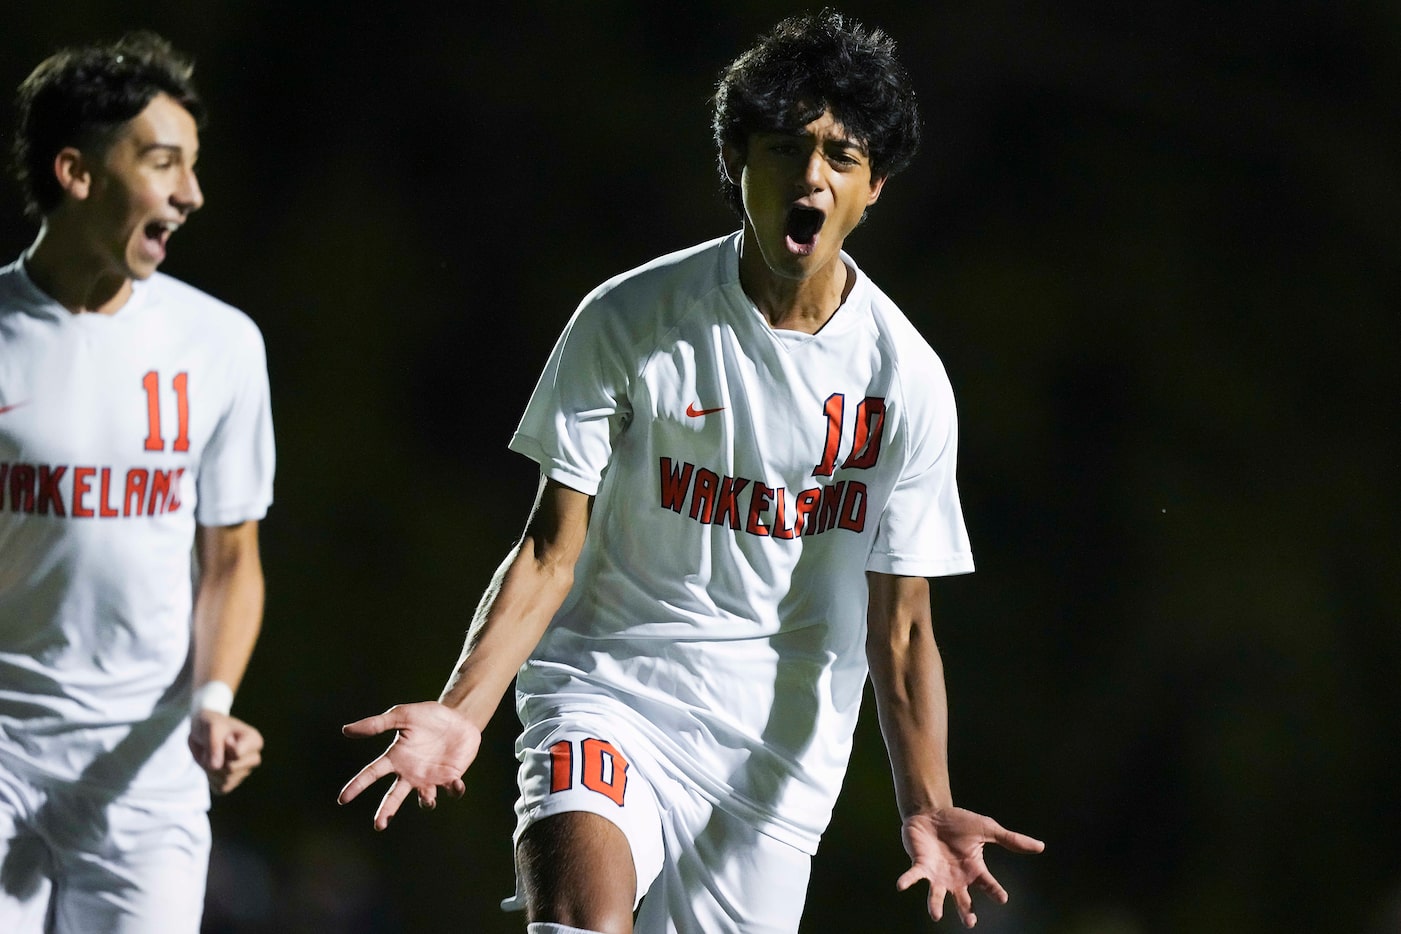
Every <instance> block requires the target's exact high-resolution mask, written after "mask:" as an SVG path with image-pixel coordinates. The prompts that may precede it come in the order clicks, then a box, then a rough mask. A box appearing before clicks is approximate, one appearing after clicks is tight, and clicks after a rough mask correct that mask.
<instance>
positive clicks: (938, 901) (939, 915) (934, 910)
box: [929, 885, 947, 921]
mask: <svg viewBox="0 0 1401 934" xmlns="http://www.w3.org/2000/svg"><path fill="white" fill-rule="evenodd" d="M945 894H947V893H946V892H945V891H944V889H943V888H942V887H940V886H936V885H930V886H929V917H931V918H933V919H934V920H935V921H942V920H943V919H944V895H945Z"/></svg>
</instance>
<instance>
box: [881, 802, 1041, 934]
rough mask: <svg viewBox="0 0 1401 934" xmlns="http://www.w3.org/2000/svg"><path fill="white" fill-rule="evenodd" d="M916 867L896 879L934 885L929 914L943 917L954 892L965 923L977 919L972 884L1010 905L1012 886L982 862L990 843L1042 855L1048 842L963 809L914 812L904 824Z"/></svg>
mask: <svg viewBox="0 0 1401 934" xmlns="http://www.w3.org/2000/svg"><path fill="white" fill-rule="evenodd" d="M900 837H901V839H902V840H903V841H904V844H905V852H906V853H908V854H909V856H910V861H911V862H912V863H913V865H911V866H910V868H909V869H907V870H906V871H905V873H904V874H903V875H902V876H900V878H899V879H898V880H896V883H895V887H896V888H898V889H899V890H900V891H902V892H903V891H905V890H906V889H908V888H909V887H910V886H912V885H914V884H915V883H916V882H918V881H919V880H921V879H924V880H926V881H927V882H928V883H929V916H930V917H931V918H933V919H934V920H935V921H938V920H940V919H942V918H943V916H944V896H945V895H952V896H953V901H954V905H955V906H957V908H958V915H959V917H960V918H961V919H962V921H963V926H964V927H968V928H971V927H972V926H973V925H975V924H977V923H978V916H977V915H976V914H974V913H973V896H972V893H971V892H970V891H969V889H970V888H977V889H981V890H982V891H983V892H985V893H986V894H987V895H989V896H991V897H992V898H993V899H995V900H996V901H997V902H998V903H999V904H1006V902H1007V890H1006V889H1004V888H1003V887H1002V886H1001V885H999V884H998V882H997V880H996V879H994V878H993V877H992V873H991V872H988V867H987V864H986V863H984V862H983V847H984V846H985V845H987V844H989V843H995V844H997V845H998V846H1001V847H1005V848H1006V849H1009V850H1011V851H1012V852H1014V853H1040V852H1041V851H1042V850H1044V849H1045V848H1046V844H1044V843H1042V842H1041V841H1040V840H1037V839H1035V838H1034V837H1028V836H1027V835H1026V834H1020V833H1014V832H1012V831H1010V830H1007V829H1006V828H1004V827H1003V826H1002V825H1001V824H999V823H998V822H997V821H995V820H993V819H992V818H990V817H984V816H983V815H981V814H975V813H973V812H972V811H966V810H964V809H963V808H939V809H937V810H934V811H928V812H924V813H921V814H915V815H913V816H912V817H909V818H907V819H906V820H905V823H904V824H903V825H902V826H901V828H900Z"/></svg>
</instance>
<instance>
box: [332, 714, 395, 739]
mask: <svg viewBox="0 0 1401 934" xmlns="http://www.w3.org/2000/svg"><path fill="white" fill-rule="evenodd" d="M390 710H393V708H392V707H391V708H390ZM389 712H390V711H385V712H384V713H377V714H375V715H374V716H373V717H366V718H364V719H363V720H356V721H355V722H354V723H347V724H346V725H345V726H343V727H341V732H342V733H343V734H345V735H346V736H374V735H376V734H377V733H383V732H384V731H385V730H390V729H396V727H394V726H393V725H392V724H391V723H390V722H389Z"/></svg>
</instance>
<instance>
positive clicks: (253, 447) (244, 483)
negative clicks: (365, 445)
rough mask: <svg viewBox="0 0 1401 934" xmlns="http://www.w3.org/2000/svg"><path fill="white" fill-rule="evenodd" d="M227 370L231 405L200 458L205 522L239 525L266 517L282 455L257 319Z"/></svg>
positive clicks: (198, 514)
mask: <svg viewBox="0 0 1401 934" xmlns="http://www.w3.org/2000/svg"><path fill="white" fill-rule="evenodd" d="M247 323H248V325H249V328H250V331H249V332H248V333H247V336H246V338H245V339H244V340H243V341H242V348H241V352H238V353H235V354H234V355H233V359H232V361H231V369H230V370H229V371H228V373H227V375H226V379H227V380H228V386H229V389H230V393H229V398H228V404H227V408H226V409H225V410H224V413H223V416H222V417H221V418H220V419H219V422H218V424H217V425H216V426H215V429H214V433H213V434H212V435H211V437H210V439H209V443H208V444H207V445H206V446H205V449H204V453H203V456H202V457H201V459H200V465H199V476H198V479H197V484H198V490H199V493H198V495H199V501H198V505H197V507H196V510H195V519H196V520H197V521H198V522H199V524H200V525H206V526H218V525H236V524H238V523H240V522H246V521H249V520H252V519H261V518H263V516H264V515H266V514H267V510H268V506H269V505H271V504H272V480H273V471H274V466H275V461H276V454H275V450H274V445H273V430H272V404H271V400H270V393H269V390H268V368H267V352H266V350H265V348H264V346H263V338H262V335H261V334H260V333H259V332H258V330H257V328H256V327H255V326H253V324H252V322H251V321H250V322H247Z"/></svg>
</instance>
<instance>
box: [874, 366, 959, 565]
mask: <svg viewBox="0 0 1401 934" xmlns="http://www.w3.org/2000/svg"><path fill="white" fill-rule="evenodd" d="M920 375H921V377H922V378H920V379H919V380H918V381H917V382H915V383H914V385H913V386H911V387H909V389H910V391H911V393H912V394H914V393H917V394H918V395H917V396H915V397H913V398H910V399H908V400H907V401H908V405H907V412H908V416H909V417H908V418H907V420H906V423H905V424H904V426H903V428H902V435H903V437H902V439H901V441H902V442H903V445H904V447H905V450H906V452H907V456H906V458H905V459H904V462H903V464H902V466H901V474H900V476H899V477H898V478H897V480H896V482H895V487H894V489H893V491H892V492H891V494H890V499H889V500H888V501H887V503H886V508H885V511H884V512H883V513H882V515H881V518H880V526H879V528H878V529H877V532H876V540H875V543H874V545H873V546H872V549H871V555H870V558H869V559H868V561H867V565H866V569H867V570H869V571H876V572H879V573H884V574H899V575H901V576H908V577H941V576H944V575H949V574H966V573H968V572H970V571H972V570H973V552H972V548H971V546H970V545H969V542H968V530H967V528H966V526H965V525H964V522H963V508H962V506H961V504H960V503H959V499H958V483H957V477H956V473H957V462H958V415H957V412H956V411H955V408H954V398H953V390H952V388H950V386H949V383H948V377H947V376H946V375H945V374H944V372H943V367H942V366H940V365H939V364H938V363H937V362H936V363H935V364H934V368H933V369H932V370H929V371H925V372H924V373H922V374H920Z"/></svg>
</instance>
